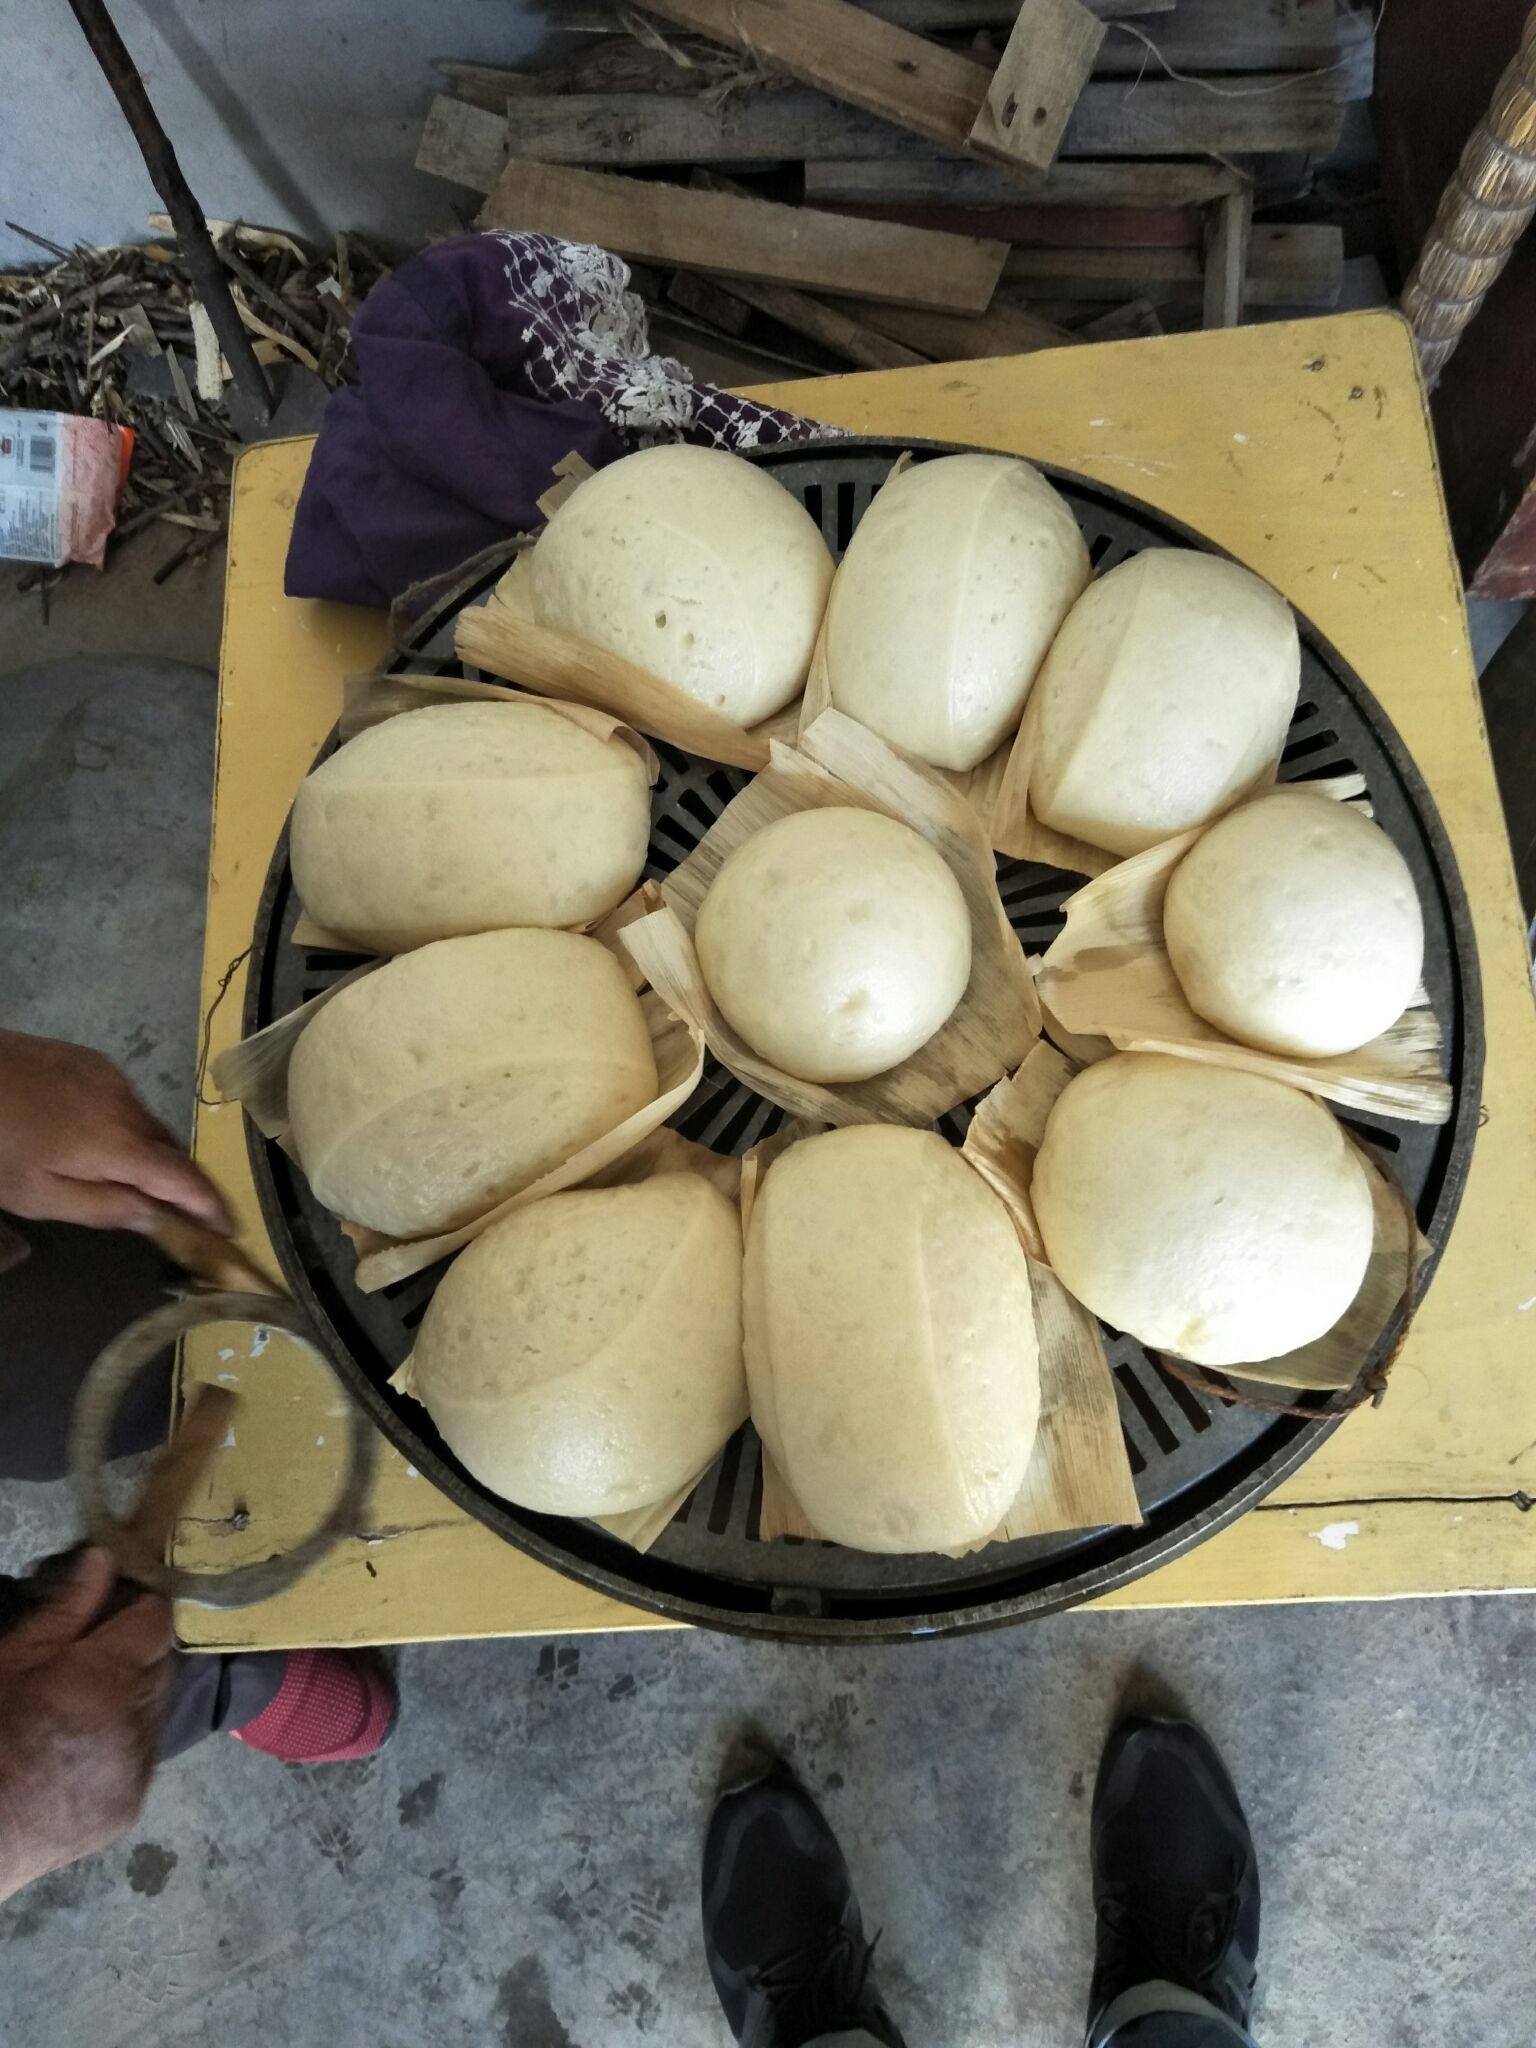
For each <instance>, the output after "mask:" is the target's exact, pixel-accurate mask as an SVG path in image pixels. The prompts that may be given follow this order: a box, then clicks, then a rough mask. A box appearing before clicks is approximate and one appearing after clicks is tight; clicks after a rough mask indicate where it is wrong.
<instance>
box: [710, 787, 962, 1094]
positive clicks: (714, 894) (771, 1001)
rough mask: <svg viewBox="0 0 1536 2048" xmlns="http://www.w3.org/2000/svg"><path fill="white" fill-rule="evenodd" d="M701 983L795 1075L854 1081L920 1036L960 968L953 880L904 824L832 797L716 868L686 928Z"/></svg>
mask: <svg viewBox="0 0 1536 2048" xmlns="http://www.w3.org/2000/svg"><path fill="white" fill-rule="evenodd" d="M694 939H695V943H696V945H697V948H698V955H699V965H700V967H701V969H702V970H703V974H704V979H705V982H706V983H707V984H708V987H709V992H710V994H711V995H712V996H713V997H714V999H715V1001H716V1002H717V1003H718V1004H719V1005H720V1008H721V1010H722V1011H723V1012H724V1013H725V1016H726V1018H727V1019H728V1020H729V1022H730V1023H731V1024H732V1025H733V1026H734V1027H735V1029H736V1030H737V1031H739V1032H740V1034H741V1036H742V1037H743V1038H744V1039H745V1040H746V1041H747V1043H748V1044H749V1045H750V1046H751V1047H752V1049H753V1050H754V1051H755V1052H759V1053H761V1054H762V1056H763V1058H764V1059H767V1060H772V1061H773V1063H774V1065H775V1066H778V1067H781V1068H782V1069H783V1070H784V1072H785V1073H786V1074H796V1075H798V1076H799V1078H800V1079H801V1080H802V1081H864V1080H867V1079H868V1078H869V1076H870V1075H872V1074H883V1073H884V1072H885V1071H886V1070H887V1068H889V1067H894V1066H896V1065H898V1064H899V1063H900V1062H901V1061H902V1060H904V1059H906V1058H907V1056H908V1055H909V1054H910V1053H914V1052H916V1051H917V1049H918V1047H919V1046H920V1045H923V1044H926V1042H927V1041H928V1040H929V1039H930V1038H932V1036H933V1034H934V1033H935V1032H936V1031H937V1030H938V1029H939V1027H940V1025H941V1024H943V1023H944V1021H945V1019H946V1018H947V1017H948V1016H949V1014H950V1012H951V1011H952V1010H953V1009H954V1007H955V1005H956V1004H957V1003H958V1002H959V1000H960V998H961V996H963V995H964V993H965V987H966V983H967V982H968V981H969V979H970V973H971V920H970V914H969V912H968V911H967V909H966V905H965V898H964V896H963V895H962V894H961V890H960V884H959V883H958V882H957V881H956V880H955V878H954V876H953V875H952V874H951V873H950V871H949V869H948V868H947V867H946V866H945V864H944V862H943V860H942V859H941V858H940V857H939V855H938V854H937V853H935V852H934V850H933V848H932V847H931V846H930V845H929V844H928V842H927V840H926V839H924V838H923V837H922V836H921V835H920V834H919V833H917V832H914V831H913V830H912V828H911V826H910V825H902V824H899V823H898V822H897V820H896V819H894V818H887V817H884V816H882V815H881V814H879V813H877V812H874V811H861V810H854V809H850V808H847V807H844V806H841V805H834V806H831V807H829V808H827V809H824V810H816V811H798V812H796V813H794V814H793V815H792V816H790V817H787V818H778V819H776V820H775V821H774V823H773V824H771V825H765V826H764V827H763V829H762V830H761V831H760V832H754V833H753V835H752V837H751V838H750V839H747V840H744V841H743V842H742V844H741V845H740V846H738V847H737V848H736V850H735V852H734V853H732V854H730V855H729V856H728V858H727V859H726V860H725V862H724V864H723V865H722V866H721V869H720V872H719V874H718V875H717V876H716V877H715V879H714V881H713V883H712V884H711V885H710V889H709V893H708V894H707V895H706V896H705V898H704V901H703V903H702V904H701V906H700V908H699V916H698V924H697V928H696V931H695V933H694Z"/></svg>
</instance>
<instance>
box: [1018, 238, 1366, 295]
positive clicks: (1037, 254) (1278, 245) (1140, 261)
mask: <svg viewBox="0 0 1536 2048" xmlns="http://www.w3.org/2000/svg"><path fill="white" fill-rule="evenodd" d="M1343 275H1344V237H1343V233H1342V231H1341V230H1340V229H1338V228H1333V227H1326V226H1322V225H1319V224H1316V223H1307V224H1305V225H1303V226H1300V227H1256V228H1255V229H1254V230H1253V234H1252V238H1251V241H1250V243H1249V255H1248V275H1247V283H1246V286H1245V294H1246V299H1247V303H1248V304H1249V305H1251V306H1328V305H1332V303H1333V301H1334V300H1335V299H1336V298H1337V297H1338V295H1339V287H1340V284H1341V282H1342V280H1343ZM1003 278H1004V281H1005V282H1006V283H1007V284H1009V285H1010V286H1012V285H1018V286H1021V287H1022V288H1023V289H1024V290H1025V291H1027V292H1028V293H1029V295H1030V296H1031V297H1032V298H1037V299H1090V300H1091V299H1108V298H1116V297H1119V296H1121V295H1123V294H1126V293H1131V294H1134V295H1135V296H1136V297H1138V298H1144V299H1149V300H1150V301H1151V302H1152V304H1153V305H1154V306H1178V305H1196V306H1198V305H1200V304H1201V302H1202V299H1203V296H1204V285H1205V265H1204V262H1203V260H1202V258H1201V254H1200V251H1199V250H1198V249H1073V250H1066V249H1014V250H1012V251H1011V252H1010V254H1009V257H1008V260H1007V262H1006V263H1005V265H1004V266H1003Z"/></svg>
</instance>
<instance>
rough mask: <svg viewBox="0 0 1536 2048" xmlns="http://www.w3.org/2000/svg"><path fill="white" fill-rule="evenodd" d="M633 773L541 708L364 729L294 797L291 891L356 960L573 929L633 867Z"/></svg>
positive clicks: (602, 743) (452, 714)
mask: <svg viewBox="0 0 1536 2048" xmlns="http://www.w3.org/2000/svg"><path fill="white" fill-rule="evenodd" d="M650 829H651V800H650V787H649V782H648V779H647V776H646V769H645V764H644V762H643V761H642V760H641V758H640V756H639V754H638V753H637V752H636V751H635V749H634V748H633V747H631V746H629V745H628V744H627V743H626V742H625V741H624V740H621V739H618V738H611V739H606V740H603V739H599V738H598V737H597V736H596V734H595V733H590V732H587V731H585V730H584V729H583V727H581V726H579V725H577V724H575V723H574V722H573V721H572V720H571V719H569V718H567V717H565V716H564V715H563V713H561V712H559V711H553V710H551V709H550V708H549V707H548V706H547V705H543V704H533V703H529V702H528V701H527V700H526V699H517V698H512V697H509V698H508V700H507V702H506V703H505V704H491V703H469V702H466V703H461V704H433V705H427V706H425V707H423V709H421V710H420V711H406V712H402V713H400V714H399V715H398V716H397V717H395V718H389V719H385V720H384V721H383V723H382V724H380V725H375V726H370V727H368V728H367V730H365V731H363V732H360V733H358V734H357V735H356V737H355V738H353V739H350V740H348V741H347V743H346V744H345V746H342V747H338V748H337V750H336V752H335V753H334V754H332V755H330V756H329V757H328V759H326V760H324V761H322V762H321V763H320V765H319V767H318V768H315V769H314V770H312V771H311V773H310V774H309V775H307V776H306V777H305V778H304V780H303V781H302V782H301V783H300V784H299V792H298V795H297V796H296V797H295V799H294V804H293V817H292V820H291V823H290V826H289V853H290V857H291V859H292V862H293V879H294V886H295V887H296V888H297V890H298V892H299V897H300V900H301V901H302V902H303V905H304V908H305V909H306V910H307V911H308V912H309V914H310V916H311V917H313V918H315V919H316V920H317V921H318V922H319V923H320V924H323V925H327V926H329V927H330V928H331V929H332V930H333V931H336V932H340V933H342V934H344V935H345V936H346V937H348V938H351V939H354V940H356V941H357V942H358V943H359V944H360V945H362V946H365V947H368V948H369V949H370V950H375V951H379V952H386V953H396V952H401V951H403V950H404V949H405V948H406V947H408V946H418V945H421V944H422V943H423V942H424V941H426V940H429V939H446V938H452V937H455V936H458V935H460V934H463V933H466V932H482V931H494V930H496V929H498V928H500V927H502V926H506V925H576V924H588V923H590V922H591V921H592V920H593V919H594V918H599V917H601V916H602V915H603V914H604V912H605V911H609V910H612V908H613V907H614V905H615V904H616V903H618V902H619V901H620V900H621V899H622V898H623V897H624V896H625V895H627V894H628V892H629V891H630V890H631V889H632V888H633V887H634V885H635V882H636V880H637V879H638V877H639V874H640V870H641V869H642V868H643V867H644V865H645V849H646V844H647V841H648V840H649V837H650Z"/></svg>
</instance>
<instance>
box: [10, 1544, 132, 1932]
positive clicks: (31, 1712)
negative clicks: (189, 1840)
mask: <svg viewBox="0 0 1536 2048" xmlns="http://www.w3.org/2000/svg"><path fill="white" fill-rule="evenodd" d="M115 1583H116V1578H115V1574H114V1571H113V1566H112V1560H111V1558H110V1557H109V1556H108V1555H107V1553H106V1552H105V1551H104V1550H98V1549H90V1550H87V1551H85V1552H83V1553H82V1555H81V1556H80V1557H79V1558H78V1559H77V1560H76V1562H75V1566H74V1570H73V1571H72V1572H71V1574H70V1576H69V1578H68V1579H67V1580H66V1581H65V1583H64V1585H63V1586H62V1588H61V1589H60V1591H59V1592H58V1593H56V1594H55V1595H54V1596H53V1598H51V1599H50V1600H49V1601H48V1602H47V1603H46V1604H45V1605H44V1606H41V1607H39V1608H38V1609H37V1610H36V1611H35V1612H34V1613H31V1614H28V1615H27V1616H26V1618H25V1619H24V1620H22V1621H20V1622H18V1623H17V1624H16V1626H15V1627H14V1628H12V1629H10V1630H8V1631H7V1632H6V1634H5V1635H3V1636H0V1899H5V1898H9V1897H10V1895H11V1893H12V1892H15V1891H19V1890H20V1889H21V1887H22V1886H23V1885H24V1884H30V1883H31V1882H32V1880H33V1878H35V1877H42V1876H45V1875H46V1873H47V1872H48V1871H50V1870H59V1869H62V1867H63V1866H64V1865H65V1864H66V1863H73V1862H74V1861H75V1860H76V1858H77V1857H80V1856H89V1855H91V1854H93V1853H94V1852H95V1851H96V1850H97V1849H104V1848H105V1847H106V1846H107V1844H108V1843H109V1842H113V1841H115V1840H116V1839H117V1837H118V1836H119V1835H120V1834H122V1833H123V1832H124V1830H125V1829H127V1828H129V1827H131V1826H132V1824H133V1821H134V1818H135V1816H136V1815H137V1813H138V1811H139V1808H140V1806H141V1805H142V1804H143V1800H144V1793H145V1790H146V1788H147V1786H148V1784H149V1780H150V1775H151V1773H152V1771H153V1770H154V1762H155V1739H156V1736H157V1734H158V1732H159V1726H160V1711H161V1706H162V1703H163V1701H164V1697H165V1687H166V1681H167V1679H168V1676H169V1672H170V1653H171V1610H170V1607H169V1604H168V1603H167V1602H166V1601H164V1600H159V1599H156V1598H154V1597H153V1596H152V1595H150V1594H148V1593H144V1594H140V1595H139V1596H138V1597H137V1598H136V1599H134V1600H133V1601H131V1602H130V1604H129V1605H128V1606H126V1607H124V1608H122V1609H120V1610H119V1611H118V1612H117V1613H115V1614H109V1615H107V1617H106V1619H103V1618H102V1616H103V1613H104V1611H105V1609H106V1607H107V1604H108V1601H109V1600H110V1597H111V1594H112V1589H113V1586H114V1585H115Z"/></svg>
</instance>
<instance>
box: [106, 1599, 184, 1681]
mask: <svg viewBox="0 0 1536 2048" xmlns="http://www.w3.org/2000/svg"><path fill="white" fill-rule="evenodd" d="M173 1640H174V1638H173V1637H172V1634H171V1603H170V1601H169V1600H162V1599H161V1598H160V1596H159V1595H158V1594H157V1593H141V1594H140V1595H139V1596H138V1598H137V1599H136V1600H130V1601H129V1603H128V1605H127V1606H126V1607H123V1608H120V1609H119V1610H118V1612H117V1613H116V1614H110V1615H108V1617H107V1619H106V1620H105V1621H103V1622H100V1623H98V1625H97V1626H96V1627H95V1628H93V1629H92V1630H91V1643H92V1646H93V1647H94V1648H98V1649H100V1650H101V1651H102V1652H103V1653H104V1654H106V1655H109V1656H111V1657H113V1658H115V1659H120V1660H121V1661H122V1662H123V1663H124V1664H128V1665H131V1666H133V1667H134V1668H135V1669H136V1670H142V1671H147V1670H149V1669H150V1668H151V1667H152V1666H154V1665H156V1664H159V1663H161V1662H163V1661H164V1659H165V1658H166V1657H168V1656H169V1655H170V1652H171V1645H172V1642H173Z"/></svg>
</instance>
